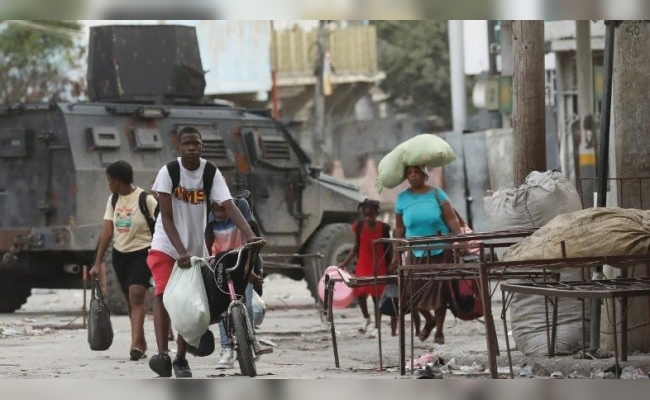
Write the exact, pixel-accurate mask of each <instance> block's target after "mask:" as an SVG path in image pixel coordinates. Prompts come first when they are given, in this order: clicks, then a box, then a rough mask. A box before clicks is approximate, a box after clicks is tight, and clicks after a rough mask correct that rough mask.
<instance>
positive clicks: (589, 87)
mask: <svg viewBox="0 0 650 400" xmlns="http://www.w3.org/2000/svg"><path fill="white" fill-rule="evenodd" d="M589 24H591V21H589V20H580V21H576V70H577V71H576V72H577V78H578V79H577V80H578V115H579V116H580V133H579V134H580V145H579V146H578V148H577V149H575V148H574V149H573V151H574V152H575V153H576V156H577V157H576V158H577V161H578V162H577V165H576V183H578V182H579V183H580V185H579V187H580V188H581V190H582V193H580V195H581V196H582V199H583V203H584V207H585V208H590V207H592V206H593V205H594V200H593V195H592V194H593V193H594V192H595V186H596V185H595V182H594V181H592V180H582V181H581V180H580V178H585V177H587V178H591V177H593V176H595V175H596V140H595V138H596V132H595V130H596V127H595V126H594V116H593V113H594V94H593V93H594V91H593V73H592V70H593V61H592V55H591V29H590V26H589Z"/></svg>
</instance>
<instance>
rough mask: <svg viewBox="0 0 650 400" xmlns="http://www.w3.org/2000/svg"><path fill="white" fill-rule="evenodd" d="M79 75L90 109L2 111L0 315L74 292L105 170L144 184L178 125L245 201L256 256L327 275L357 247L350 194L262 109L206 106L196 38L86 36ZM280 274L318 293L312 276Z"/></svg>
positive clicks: (173, 30) (128, 32)
mask: <svg viewBox="0 0 650 400" xmlns="http://www.w3.org/2000/svg"><path fill="white" fill-rule="evenodd" d="M87 78H88V93H89V98H90V99H91V101H90V102H80V103H49V104H12V105H7V106H4V107H0V211H1V212H2V218H0V256H1V257H2V259H1V261H0V312H12V311H14V310H16V309H18V308H20V307H21V305H22V304H23V303H24V302H25V301H26V299H27V298H28V296H29V295H30V291H31V289H32V288H79V287H81V285H82V278H81V271H82V266H83V265H88V266H91V265H92V263H93V260H94V255H95V250H96V247H97V242H98V238H99V233H100V226H101V224H102V217H103V214H104V209H105V207H106V203H107V199H108V196H109V192H108V186H107V183H106V178H105V172H104V171H105V168H106V166H107V165H108V164H109V163H111V162H114V161H116V160H120V159H123V160H127V161H128V162H129V163H131V165H133V168H134V172H135V183H136V184H137V185H139V186H142V187H144V188H150V187H151V184H152V183H153V180H154V179H155V176H156V174H157V172H158V170H159V169H160V167H161V166H162V165H165V164H166V163H167V162H168V161H170V160H172V159H174V158H175V157H177V156H178V153H177V150H176V146H175V143H176V132H178V131H179V130H180V129H181V128H182V127H183V126H186V125H194V126H196V127H198V129H199V130H200V131H201V133H202V136H203V143H204V149H203V156H204V157H205V158H207V159H208V160H211V161H213V162H214V163H215V164H216V165H217V166H218V167H219V169H220V170H221V172H222V173H223V175H224V176H225V177H226V179H227V182H228V184H229V186H230V189H231V191H233V192H234V191H239V190H243V189H248V190H250V191H251V192H252V195H251V198H250V199H249V200H250V202H251V205H252V209H253V213H254V215H255V217H256V218H257V220H258V221H259V225H260V227H261V230H262V233H263V235H264V237H265V238H266V239H267V240H268V245H267V247H266V248H265V251H266V252H279V253H303V254H305V253H313V252H320V253H322V254H323V255H324V256H325V259H324V262H323V264H324V265H325V266H327V265H330V264H333V263H335V262H336V260H341V259H342V257H343V256H344V255H345V253H346V252H347V251H349V250H350V249H351V247H352V246H353V242H354V237H353V234H352V232H351V230H350V225H349V223H350V222H351V221H352V220H354V219H355V218H356V216H357V213H356V204H357V202H358V201H360V200H361V199H362V197H361V195H360V194H359V192H358V190H357V189H356V188H355V187H353V186H350V185H348V184H346V183H344V182H341V181H338V180H335V179H333V178H332V177H329V176H327V175H325V174H322V173H320V169H319V168H318V167H317V166H315V165H312V163H311V162H310V159H309V157H308V156H307V155H306V154H305V152H304V151H303V150H302V149H301V148H300V147H299V145H298V144H297V143H296V141H294V139H293V138H292V136H291V135H290V134H289V133H288V132H287V130H286V129H285V127H283V125H281V124H280V123H279V122H278V121H276V120H274V119H272V118H271V117H270V116H269V115H268V113H266V112H254V111H247V110H245V109H241V108H236V107H232V106H224V105H218V104H214V102H204V101H203V94H204V93H203V92H204V88H205V79H204V72H203V69H202V64H201V58H200V55H199V49H198V45H197V39H196V33H195V30H194V28H191V27H185V26H169V25H168V26H103V27H95V28H92V29H91V32H90V42H89V55H88V75H87ZM109 254H110V251H109ZM106 261H107V262H108V263H109V264H110V260H109V259H107V260H106ZM266 272H267V273H269V272H273V271H272V270H270V269H268V268H267V271H266ZM280 272H283V273H285V274H286V275H289V276H291V277H292V278H294V279H303V278H305V279H306V280H307V284H308V286H309V288H310V290H312V293H314V291H315V288H316V282H317V276H315V275H316V274H315V273H313V272H312V269H310V268H303V269H288V270H282V271H280ZM107 275H108V278H107V281H108V291H109V300H110V302H111V308H112V309H113V310H114V311H124V310H125V309H126V307H125V303H124V298H123V296H122V295H121V293H120V292H119V289H118V285H117V284H116V281H115V277H114V272H113V269H112V267H110V268H107Z"/></svg>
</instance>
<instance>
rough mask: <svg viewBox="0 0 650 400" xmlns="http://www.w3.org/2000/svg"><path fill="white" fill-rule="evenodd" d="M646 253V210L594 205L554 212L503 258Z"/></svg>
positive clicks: (649, 232)
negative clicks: (560, 213)
mask: <svg viewBox="0 0 650 400" xmlns="http://www.w3.org/2000/svg"><path fill="white" fill-rule="evenodd" d="M562 241H564V242H565V245H566V252H567V256H568V257H590V256H623V255H647V254H650V210H635V209H631V208H614V207H598V208H588V209H586V210H580V211H576V212H573V213H568V214H562V215H558V216H557V217H555V218H553V219H552V220H551V221H549V222H548V223H547V224H546V225H544V226H543V227H541V228H540V229H538V230H537V231H536V232H535V233H534V234H532V235H531V236H529V237H527V238H525V239H524V240H522V241H521V242H519V243H517V244H515V245H513V246H511V247H510V248H508V250H507V251H506V252H505V254H504V255H503V259H504V261H522V260H539V259H548V258H561V257H562V247H561V243H562Z"/></svg>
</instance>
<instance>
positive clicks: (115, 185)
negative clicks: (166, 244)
mask: <svg viewBox="0 0 650 400" xmlns="http://www.w3.org/2000/svg"><path fill="white" fill-rule="evenodd" d="M106 178H107V179H108V187H109V189H110V191H111V195H110V196H109V197H108V200H107V201H106V211H105V212H104V227H103V229H102V233H101V236H100V239H99V245H98V247H97V254H96V256H95V264H94V265H93V267H92V268H91V270H90V275H91V276H93V277H97V276H105V272H104V271H103V265H102V260H103V259H104V255H105V253H106V250H107V249H108V245H109V243H110V241H111V239H113V269H114V270H115V274H116V275H117V280H118V281H119V283H120V287H121V288H122V291H123V292H124V295H125V296H126V298H127V299H128V306H129V317H130V320H131V350H130V353H129V357H130V359H131V360H133V361H137V360H140V359H142V358H144V357H146V355H145V352H146V350H147V342H146V340H145V337H144V317H145V314H146V309H145V305H144V299H145V295H146V291H147V289H148V288H149V286H150V281H151V271H150V270H149V268H148V266H147V253H148V250H149V246H150V245H151V230H150V229H149V224H148V223H147V220H146V218H145V216H144V214H143V213H142V210H141V208H140V194H141V193H142V192H143V190H142V189H140V188H139V187H137V186H135V185H133V168H131V165H130V164H129V163H127V162H126V161H116V162H114V163H112V164H110V165H109V166H108V167H106ZM114 196H117V197H114ZM156 205H157V202H156V199H155V198H154V197H153V196H152V195H147V196H146V207H147V210H148V213H149V216H153V215H154V212H155V209H156Z"/></svg>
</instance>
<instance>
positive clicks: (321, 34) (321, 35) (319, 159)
mask: <svg viewBox="0 0 650 400" xmlns="http://www.w3.org/2000/svg"><path fill="white" fill-rule="evenodd" d="M324 62H325V21H323V20H320V21H318V32H317V36H316V84H315V85H314V130H313V132H312V152H313V155H314V156H313V163H314V164H315V165H319V166H323V164H324V163H325V155H324V153H323V143H324V140H323V138H324V136H325V132H324V131H325V94H324V93H323V74H324V72H325V67H324Z"/></svg>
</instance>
